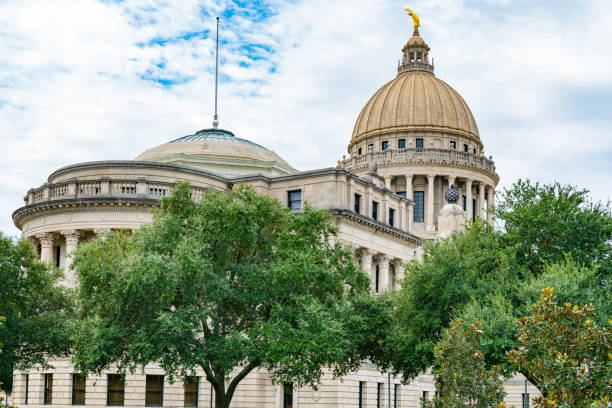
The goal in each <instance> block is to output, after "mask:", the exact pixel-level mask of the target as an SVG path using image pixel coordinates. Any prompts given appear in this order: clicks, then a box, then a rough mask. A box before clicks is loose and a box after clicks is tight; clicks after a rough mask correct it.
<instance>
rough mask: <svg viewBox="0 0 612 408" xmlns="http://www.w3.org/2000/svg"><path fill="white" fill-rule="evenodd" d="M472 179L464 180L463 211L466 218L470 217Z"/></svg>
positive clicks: (469, 218)
mask: <svg viewBox="0 0 612 408" xmlns="http://www.w3.org/2000/svg"><path fill="white" fill-rule="evenodd" d="M472 207H473V206H472V180H470V179H467V180H465V212H467V215H468V220H471V219H472V211H474V209H473V208H472Z"/></svg>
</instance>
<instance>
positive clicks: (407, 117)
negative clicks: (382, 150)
mask: <svg viewBox="0 0 612 408" xmlns="http://www.w3.org/2000/svg"><path fill="white" fill-rule="evenodd" d="M396 131H436V132H444V133H454V134H460V135H464V136H467V137H471V138H473V139H475V140H476V141H477V142H478V143H479V144H480V143H481V142H480V137H479V134H478V127H477V126H476V121H475V120H474V117H473V116H472V112H471V111H470V108H469V107H468V105H467V103H465V101H464V100H463V98H462V97H461V95H459V93H457V91H455V90H454V89H453V88H451V87H450V86H449V85H448V84H447V83H446V82H444V81H442V80H440V79H438V78H436V77H435V76H434V75H433V74H431V73H428V72H420V71H413V72H407V73H403V74H400V75H398V76H397V77H396V78H395V79H393V80H392V81H389V82H388V83H386V84H385V85H384V86H383V87H382V88H380V89H379V90H378V91H377V92H376V93H375V94H374V96H372V98H370V100H369V101H368V103H367V104H366V105H365V106H364V108H363V109H362V110H361V113H360V114H359V117H358V118H357V122H356V123H355V128H354V129H353V137H352V138H351V143H350V146H349V150H350V147H351V146H352V145H353V144H354V143H357V142H359V141H361V140H362V139H364V138H366V137H372V136H376V135H377V134H384V133H390V132H396Z"/></svg>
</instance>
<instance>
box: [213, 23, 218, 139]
mask: <svg viewBox="0 0 612 408" xmlns="http://www.w3.org/2000/svg"><path fill="white" fill-rule="evenodd" d="M218 86H219V17H217V52H216V62H215V116H214V117H213V128H215V129H217V128H218V127H219V116H218V115H217V88H218Z"/></svg>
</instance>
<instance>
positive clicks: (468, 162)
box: [340, 148, 495, 174]
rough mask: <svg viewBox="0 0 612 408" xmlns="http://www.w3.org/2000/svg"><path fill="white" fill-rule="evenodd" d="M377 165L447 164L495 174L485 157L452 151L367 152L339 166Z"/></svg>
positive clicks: (345, 160)
mask: <svg viewBox="0 0 612 408" xmlns="http://www.w3.org/2000/svg"><path fill="white" fill-rule="evenodd" d="M372 162H374V163H377V164H378V165H394V164H398V165H400V164H410V163H423V162H425V163H448V164H453V165H464V166H470V167H476V168H478V169H481V170H485V171H487V172H490V173H493V174H495V163H494V162H493V160H492V159H490V158H486V157H485V156H477V155H475V154H472V153H469V152H462V151H457V150H453V149H434V148H430V149H387V150H381V151H376V152H368V153H366V154H363V155H361V156H358V155H353V156H351V157H349V158H347V159H344V160H341V161H340V166H341V167H342V168H344V169H346V170H348V171H355V170H360V169H364V168H367V167H368V166H369V164H370V163H372Z"/></svg>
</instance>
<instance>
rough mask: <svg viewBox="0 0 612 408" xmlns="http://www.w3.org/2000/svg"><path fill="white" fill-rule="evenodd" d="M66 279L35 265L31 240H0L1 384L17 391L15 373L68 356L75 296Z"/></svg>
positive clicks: (6, 238) (4, 238)
mask: <svg viewBox="0 0 612 408" xmlns="http://www.w3.org/2000/svg"><path fill="white" fill-rule="evenodd" d="M61 277H62V274H61V272H60V271H59V270H50V269H49V266H48V265H47V264H45V263H42V262H40V261H38V260H37V258H36V254H35V252H34V248H33V246H32V244H31V243H30V242H29V241H27V240H21V241H18V242H14V241H13V240H12V239H10V238H8V237H5V236H3V235H2V234H0V315H2V316H5V317H6V321H5V323H4V325H3V326H2V327H0V343H2V344H3V348H2V354H0V382H2V383H3V386H4V387H5V389H6V390H7V391H9V392H10V391H11V390H12V387H13V370H15V369H28V368H31V367H33V366H36V365H38V366H42V367H47V366H48V365H47V360H48V358H49V357H61V356H68V355H69V351H70V337H69V330H68V327H69V321H70V319H71V317H72V315H73V312H74V308H73V307H74V298H73V294H72V291H71V290H70V289H68V288H65V287H63V286H59V285H58V282H59V279H60V278H61Z"/></svg>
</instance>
